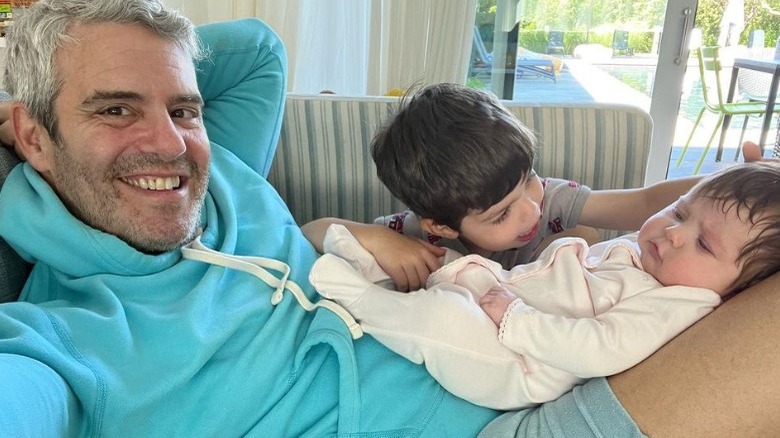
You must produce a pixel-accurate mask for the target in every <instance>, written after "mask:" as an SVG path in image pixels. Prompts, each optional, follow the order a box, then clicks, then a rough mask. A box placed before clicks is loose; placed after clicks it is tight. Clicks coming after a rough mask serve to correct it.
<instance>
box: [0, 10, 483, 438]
mask: <svg viewBox="0 0 780 438" xmlns="http://www.w3.org/2000/svg"><path fill="white" fill-rule="evenodd" d="M14 26H15V28H14V31H13V32H12V35H11V36H10V40H9V60H8V62H9V64H8V68H9V72H10V74H9V80H8V84H9V89H10V92H11V93H12V94H13V95H14V97H15V98H16V99H18V101H17V102H15V103H14V104H13V106H12V111H11V114H12V119H13V126H14V128H15V133H16V138H17V141H16V147H17V149H18V150H19V151H20V152H21V154H22V155H23V156H25V157H26V160H27V162H26V163H25V164H24V165H22V166H17V167H16V168H15V169H14V171H13V172H12V173H11V175H10V176H9V178H8V180H7V181H6V183H5V186H4V188H3V190H2V194H1V195H0V234H2V236H3V237H4V238H5V239H6V240H7V241H8V242H9V243H10V244H11V246H12V247H13V248H14V249H15V250H17V251H18V252H19V253H20V254H21V255H22V256H23V257H24V258H25V259H26V260H27V261H29V262H32V263H34V264H35V266H34V268H33V271H32V272H31V274H30V277H29V279H28V281H27V283H26V285H25V288H24V290H23V292H22V296H21V299H20V302H14V303H6V304H2V305H0V405H2V406H3V409H0V436H20V435H21V436H63V435H88V436H99V435H105V436H163V435H185V434H186V435H188V436H192V435H195V436H243V435H257V436H334V435H337V434H342V435H349V434H355V435H359V434H361V433H365V434H369V435H370V434H372V433H376V434H380V433H382V434H386V435H388V436H416V435H424V436H433V435H435V434H437V433H449V434H450V435H452V436H474V435H476V434H477V433H478V432H479V430H480V429H481V428H482V427H483V426H484V425H485V424H486V423H487V422H488V421H489V420H490V419H492V418H493V417H495V416H496V413H495V412H494V411H491V410H488V409H485V408H480V407H476V406H473V405H470V404H468V403H466V402H464V401H462V400H460V399H457V398H456V397H454V396H452V395H450V394H448V393H446V392H445V391H444V390H443V389H442V388H441V387H440V386H438V385H437V384H435V382H434V381H433V380H432V379H431V378H430V377H429V376H428V375H427V373H426V372H425V370H424V368H422V367H419V366H416V365H414V364H412V363H410V362H408V361H405V360H404V359H402V358H400V357H398V356H395V355H394V354H392V353H390V352H389V351H388V350H386V349H385V348H384V347H381V346H380V345H379V344H378V343H376V342H375V341H374V340H373V339H371V338H369V337H365V338H363V339H360V340H359V341H358V342H356V343H355V344H354V345H353V343H352V340H351V337H350V332H349V331H348V329H347V328H346V326H345V325H344V324H343V323H342V321H341V319H339V318H338V317H337V316H336V314H335V313H332V312H331V311H329V310H323V309H320V310H316V311H314V312H307V311H306V310H304V308H303V307H301V305H299V304H298V301H297V300H298V299H302V300H304V301H306V300H307V297H308V298H311V299H313V297H314V291H313V289H312V288H311V286H310V285H309V284H308V281H307V276H308V273H309V268H310V267H311V264H312V263H313V261H314V259H315V258H316V256H317V254H316V252H315V251H314V249H313V248H312V247H311V246H310V245H309V244H308V242H307V241H306V239H305V238H304V237H303V235H302V234H301V233H300V230H299V229H298V227H297V226H296V225H295V222H294V221H293V219H292V218H291V216H290V214H289V212H288V211H287V209H286V207H285V206H284V204H283V202H282V201H281V200H280V199H279V198H278V196H277V195H276V193H275V192H274V191H273V189H272V188H271V187H270V186H269V185H268V183H267V182H266V181H265V180H264V179H263V177H262V175H263V174H264V172H266V171H267V166H268V164H269V163H270V157H269V156H270V155H272V151H273V148H274V146H275V144H276V141H277V139H278V132H279V123H280V120H281V115H282V105H283V101H284V81H285V76H286V72H285V55H284V51H283V47H282V45H281V44H280V42H279V40H278V39H277V37H276V36H275V35H274V34H273V32H272V31H270V30H269V29H268V28H266V27H265V26H264V25H262V24H261V23H259V22H258V21H256V20H247V21H241V22H235V23H230V24H218V25H213V26H206V27H203V28H201V29H200V37H201V38H202V39H203V40H204V42H205V43H206V44H207V45H208V50H209V52H210V56H209V58H206V59H204V60H203V61H202V62H201V63H200V64H198V70H197V73H196V68H195V66H194V64H193V62H192V61H193V59H198V58H199V56H200V53H199V49H198V47H197V44H196V37H195V35H194V33H193V28H192V25H191V23H190V22H189V21H187V20H186V19H184V18H182V17H181V16H179V15H178V14H176V13H173V12H171V11H168V10H166V9H165V8H164V7H163V6H162V5H161V4H160V3H159V2H158V1H157V0H100V1H96V0H43V1H41V2H38V3H36V4H35V5H34V6H32V7H31V8H30V9H29V10H28V11H26V14H25V15H24V16H23V17H22V18H21V19H20V20H18V22H15V23H14ZM197 74H200V75H201V76H200V77H198V76H197ZM32 78H35V79H32ZM198 79H200V83H198V82H197V80H198ZM199 85H200V87H201V89H202V90H203V91H202V93H203V94H202V96H201V92H200V91H199ZM204 101H205V109H204ZM204 111H205V112H209V113H211V114H213V116H212V117H213V118H212V119H210V120H208V121H204V119H203V116H202V115H203V113H204ZM206 127H207V128H208V134H209V137H207V135H206ZM209 140H211V143H209ZM228 148H229V149H228ZM196 237H197V241H198V242H201V243H202V244H203V245H204V246H205V247H208V248H213V249H216V250H218V251H220V252H221V253H224V254H226V255H233V254H235V255H251V256H256V257H265V258H267V259H274V260H278V261H281V262H284V263H285V264H287V265H289V280H290V281H288V283H287V284H286V285H285V284H283V286H286V289H287V290H285V288H280V289H279V290H277V287H276V286H277V285H278V284H279V281H278V280H276V279H275V278H270V279H269V278H268V277H266V278H265V280H262V279H260V278H256V277H254V276H252V275H247V274H246V273H243V272H240V271H238V270H234V269H225V268H223V267H221V266H217V265H210V264H207V263H203V262H201V261H195V260H188V259H185V258H183V257H182V250H181V248H182V247H183V246H185V245H188V244H191V243H193V241H194V240H195V239H196ZM204 253H207V256H215V257H216V256H220V255H219V254H217V255H215V254H213V253H208V252H207V251H205V250H204V251H198V250H197V248H195V249H192V250H191V252H190V253H189V255H188V257H192V258H195V259H198V260H200V259H201V258H200V255H202V254H204ZM193 254H194V255H193ZM231 260H234V259H231ZM273 267H275V268H278V267H279V264H276V265H274V266H273ZM271 272H272V271H268V270H267V271H266V274H267V275H269V276H270V275H277V276H281V275H279V273H278V272H273V274H271ZM264 281H268V282H270V283H272V284H271V285H268V284H266V283H264ZM293 283H297V284H298V285H300V286H301V289H303V295H305V296H303V297H302V298H301V296H297V297H296V296H294V295H295V293H294V292H295V291H296V290H300V289H298V288H297V287H296V286H295V285H294V284H293ZM275 292H276V294H275ZM279 294H280V295H279Z"/></svg>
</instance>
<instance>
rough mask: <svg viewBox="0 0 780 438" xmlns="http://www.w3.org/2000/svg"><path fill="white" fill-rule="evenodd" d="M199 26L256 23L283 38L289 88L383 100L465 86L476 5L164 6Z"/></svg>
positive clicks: (219, 1) (192, 1) (209, 1)
mask: <svg viewBox="0 0 780 438" xmlns="http://www.w3.org/2000/svg"><path fill="white" fill-rule="evenodd" d="M163 2H164V3H165V4H166V5H167V6H169V7H172V8H176V9H178V10H180V11H181V12H182V13H183V14H184V15H186V16H187V17H189V18H190V19H191V20H192V21H193V22H194V23H195V24H203V23H210V22H214V21H222V20H229V19H234V18H243V17H258V18H260V19H262V20H264V21H265V22H266V23H268V24H269V25H270V26H271V27H272V28H273V29H274V30H275V31H276V32H277V33H278V34H279V36H280V37H281V39H282V41H283V42H284V44H285V47H286V48H287V54H288V66H289V77H288V89H289V90H290V91H293V92H298V93H319V92H321V91H324V90H329V91H332V92H335V93H338V94H346V95H365V94H369V95H381V94H384V93H386V92H388V91H389V90H392V89H396V88H397V89H406V88H408V87H410V86H412V85H415V84H429V83H435V82H455V83H461V84H462V83H465V79H466V74H467V71H468V64H469V59H470V56H471V44H472V36H473V30H472V29H473V27H474V19H475V14H476V0H283V1H279V0H163Z"/></svg>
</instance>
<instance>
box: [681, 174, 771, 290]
mask: <svg viewBox="0 0 780 438" xmlns="http://www.w3.org/2000/svg"><path fill="white" fill-rule="evenodd" d="M690 196H691V197H692V198H694V199H695V198H697V197H705V198H708V199H712V200H713V201H715V202H716V204H719V205H720V208H721V210H722V211H723V212H724V213H725V212H728V211H729V210H730V209H732V208H735V209H736V213H737V215H738V216H739V218H740V219H742V220H746V221H747V223H749V224H750V225H751V227H753V229H758V230H759V233H758V235H757V236H756V238H755V239H753V240H751V241H750V242H748V243H747V244H746V245H745V247H744V248H742V251H741V252H740V254H739V256H738V257H737V262H742V264H743V265H742V272H741V273H740V275H739V277H738V278H737V279H736V280H735V281H734V283H733V284H732V285H731V287H730V288H729V289H730V291H731V292H739V291H741V290H743V289H745V288H747V287H750V286H751V285H752V284H755V283H757V282H759V281H761V280H763V279H765V278H767V277H769V276H770V275H772V274H774V273H776V272H778V271H780V163H769V162H757V163H746V164H741V165H736V166H731V167H728V168H726V169H724V170H721V171H719V172H716V173H714V174H712V175H710V176H708V177H706V178H704V179H703V180H702V181H700V182H699V183H698V184H697V185H696V186H695V187H694V188H693V189H691V192H690Z"/></svg>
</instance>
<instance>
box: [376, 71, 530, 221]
mask: <svg viewBox="0 0 780 438" xmlns="http://www.w3.org/2000/svg"><path fill="white" fill-rule="evenodd" d="M535 147H536V137H535V136H534V135H533V133H532V132H531V131H530V130H529V129H528V128H526V127H525V126H523V124H522V123H520V122H519V121H518V120H517V118H515V117H514V116H513V115H512V114H511V113H510V112H509V111H508V110H507V109H506V108H505V107H504V106H503V105H502V104H501V102H500V101H499V100H498V99H497V98H496V97H495V96H494V95H493V94H491V93H489V92H485V91H480V90H475V89H473V88H468V87H465V86H461V85H456V84H447V83H442V84H434V85H429V86H427V87H424V88H422V89H420V90H419V91H416V92H410V93H408V94H407V95H406V96H404V97H403V99H402V100H401V103H400V107H399V110H398V111H397V113H396V114H395V115H394V117H393V118H392V120H390V122H389V123H388V124H387V125H386V126H384V127H382V128H380V129H379V131H378V132H377V133H376V135H375V136H374V139H373V140H372V142H371V154H372V157H373V159H374V163H375V164H376V168H377V175H378V176H379V179H380V180H382V182H383V183H384V184H385V186H387V188H388V189H389V190H390V192H391V193H392V194H393V195H394V196H395V197H396V198H398V199H399V200H401V202H403V203H404V204H406V206H407V207H409V209H411V210H412V211H413V212H414V213H416V214H417V215H418V216H420V217H421V218H430V219H433V220H434V222H436V223H438V224H441V225H446V226H448V227H450V228H452V229H454V230H459V228H460V223H461V220H462V219H463V218H464V217H465V216H466V215H467V214H469V213H470V212H472V211H484V210H486V209H487V208H489V207H490V206H491V205H493V204H496V203H497V202H498V201H500V200H501V199H503V198H504V197H506V195H507V194H509V193H510V192H511V191H512V190H513V189H514V188H515V187H516V186H517V184H518V183H520V181H523V180H525V179H527V178H528V176H529V175H530V174H531V172H532V165H533V161H534V148H535Z"/></svg>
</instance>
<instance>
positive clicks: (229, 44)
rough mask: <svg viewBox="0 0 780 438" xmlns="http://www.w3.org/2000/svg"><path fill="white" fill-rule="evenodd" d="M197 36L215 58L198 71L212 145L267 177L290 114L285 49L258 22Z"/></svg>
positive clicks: (208, 29)
mask: <svg viewBox="0 0 780 438" xmlns="http://www.w3.org/2000/svg"><path fill="white" fill-rule="evenodd" d="M247 29H250V31H247ZM197 31H198V36H199V37H200V38H201V40H202V41H203V44H204V45H205V46H206V47H207V48H208V51H209V57H208V58H207V59H204V60H203V61H201V62H200V63H198V65H197V66H196V67H197V74H198V87H199V88H200V92H201V94H202V95H203V100H204V101H205V103H206V105H205V108H204V121H205V125H206V130H207V131H208V135H209V140H211V141H212V142H214V143H216V144H219V145H221V146H223V147H226V148H228V149H230V151H231V152H233V153H234V154H236V155H237V156H238V157H239V158H240V159H241V161H243V162H245V163H247V164H248V165H249V166H251V167H252V168H253V169H255V170H256V171H257V172H258V173H260V174H261V175H263V176H265V175H267V174H268V171H269V170H270V168H271V162H272V160H273V156H274V151H275V150H276V144H277V143H278V141H279V132H280V130H281V126H282V116H283V113H284V101H285V87H286V81H287V55H286V53H285V50H284V46H283V45H282V42H281V40H280V39H279V37H278V36H277V35H276V34H275V33H274V31H273V30H271V28H270V27H268V25H266V24H265V23H263V22H261V21H260V20H257V19H244V20H234V21H226V22H220V23H211V24H205V25H202V26H198V28H197Z"/></svg>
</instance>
